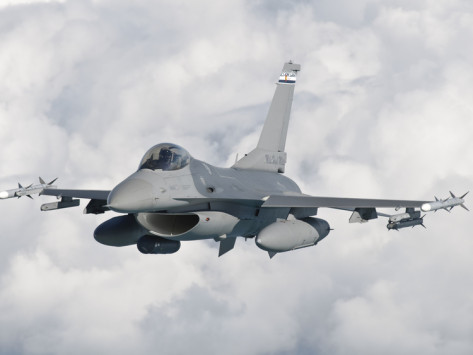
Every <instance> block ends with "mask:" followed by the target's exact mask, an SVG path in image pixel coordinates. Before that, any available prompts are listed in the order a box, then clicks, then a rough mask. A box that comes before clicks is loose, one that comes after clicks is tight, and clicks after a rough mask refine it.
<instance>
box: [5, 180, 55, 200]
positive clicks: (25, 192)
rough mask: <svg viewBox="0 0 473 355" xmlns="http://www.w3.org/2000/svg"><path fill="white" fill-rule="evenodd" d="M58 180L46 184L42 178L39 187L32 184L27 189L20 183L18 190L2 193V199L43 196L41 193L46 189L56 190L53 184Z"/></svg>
mask: <svg viewBox="0 0 473 355" xmlns="http://www.w3.org/2000/svg"><path fill="white" fill-rule="evenodd" d="M56 180H57V178H56V179H54V180H53V181H51V182H49V183H46V182H45V181H44V180H43V179H42V178H41V177H40V178H39V182H40V183H39V184H37V185H33V184H30V185H29V186H26V187H23V186H22V185H21V184H20V183H18V188H17V189H11V190H6V191H2V192H0V198H1V199H6V198H13V197H18V198H20V197H21V196H27V197H29V198H33V197H31V195H34V194H41V192H42V191H43V190H44V189H45V188H48V189H54V188H56V186H55V185H53V183H54V182H55V181H56Z"/></svg>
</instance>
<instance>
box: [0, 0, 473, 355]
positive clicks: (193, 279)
mask: <svg viewBox="0 0 473 355" xmlns="http://www.w3.org/2000/svg"><path fill="white" fill-rule="evenodd" d="M16 4H18V2H16ZM0 5H1V7H0V20H1V21H0V23H1V25H0V37H1V39H2V40H1V41H0V79H1V80H0V92H1V95H0V141H1V142H2V153H1V154H0V156H1V158H2V170H1V171H2V174H0V184H1V186H2V189H3V188H13V187H14V186H16V183H17V181H20V182H21V183H22V184H27V183H28V182H33V180H36V179H37V176H38V175H41V176H42V177H43V178H45V179H52V178H54V177H56V176H59V178H60V179H59V180H58V183H59V185H60V186H61V187H64V188H68V187H70V188H98V189H108V188H111V187H113V186H114V185H115V184H117V183H118V182H120V181H121V179H123V178H124V177H126V176H127V175H129V174H130V173H131V172H132V171H134V169H136V166H137V164H138V162H139V160H140V158H141V156H142V154H144V152H145V151H146V150H147V149H148V148H149V147H150V146H152V145H154V144H156V143H159V142H166V141H171V142H176V143H177V144H180V145H182V146H184V147H185V148H186V149H188V150H189V151H190V153H191V154H192V155H193V156H194V157H196V158H198V159H202V160H205V161H208V162H209V163H211V164H215V165H219V166H228V165H229V164H231V163H232V162H233V160H234V158H235V154H236V153H240V154H243V153H246V152H248V151H249V150H250V149H252V148H253V146H254V144H255V143H256V140H257V139H258V135H259V130H260V128H261V125H262V123H263V120H264V117H265V115H266V111H267V108H268V105H269V102H270V99H271V95H272V93H273V91H274V81H275V79H276V77H277V75H278V74H279V70H280V69H281V65H282V63H283V62H284V61H286V60H288V59H293V60H294V61H296V62H299V63H301V64H302V71H301V73H300V76H299V79H298V83H297V88H296V94H295V97H294V104H293V114H292V120H291V124H290V127H289V136H288V140H287V144H286V148H287V152H288V164H287V169H286V175H287V176H289V177H291V178H294V180H296V181H297V183H298V184H299V185H300V186H301V188H302V189H303V191H304V192H306V193H311V194H317V195H333V196H368V197H378V198H383V197H384V198H413V199H430V198H432V197H433V196H432V195H434V194H436V195H437V196H438V197H446V195H447V193H448V190H450V189H451V190H452V191H453V192H455V193H458V194H460V193H463V192H466V191H467V190H468V189H469V188H470V184H471V181H472V177H473V169H472V165H471V164H470V162H471V161H472V158H473V148H472V147H473V145H472V144H471V139H470V135H471V131H472V129H473V127H472V126H471V125H472V123H471V122H472V121H471V118H470V116H471V112H472V110H473V108H472V107H471V104H470V102H471V96H472V89H471V84H470V83H471V81H472V76H473V72H472V70H471V68H470V63H471V62H472V60H473V58H472V55H473V54H472V53H471V51H469V50H468V48H469V47H468V43H471V37H472V33H473V32H472V30H471V26H470V24H471V17H472V16H473V12H472V9H471V6H470V5H469V3H467V2H465V1H460V0H459V1H453V2H448V3H447V2H442V3H439V2H435V1H409V2H408V1H401V0H390V1H383V2H375V1H370V2H368V1H363V0H359V1H350V2H347V1H340V2H339V3H337V4H333V3H332V2H327V1H318V2H310V1H298V2H287V1H278V2H274V1H271V2H267V1H259V2H252V3H248V2H245V1H240V0H234V1H230V2H225V3H221V4H217V3H215V2H213V1H204V2H199V4H186V6H184V5H183V4H182V3H180V2H177V3H176V2H161V3H160V4H159V5H158V4H156V3H155V2H152V1H146V0H144V1H139V2H133V3H130V2H128V1H85V0H76V1H64V2H58V1H56V2H53V1H51V2H44V1H42V2H28V3H27V2H22V3H21V5H18V6H14V5H13V4H12V2H2V3H0ZM43 200H45V198H41V201H43ZM41 203H42V202H40V201H39V199H38V200H35V201H29V200H28V199H26V198H22V199H20V200H16V199H15V200H13V199H11V200H5V201H0V213H1V215H2V216H3V218H2V233H1V238H0V243H1V246H0V256H1V258H0V283H1V287H0V312H1V313H2V317H1V319H0V323H1V325H0V327H1V329H2V333H1V334H0V352H1V353H16V354H30V353H65V352H67V353H84V352H89V353H109V352H114V353H118V354H120V353H130V352H134V353H149V352H150V351H156V349H159V351H161V352H164V353H182V352H190V351H192V352H206V353H217V352H219V353H221V352H225V353H243V352H244V353H251V354H259V353H276V354H286V353H300V354H313V353H316V354H342V353H346V352H354V353H357V352H363V353H367V354H370V353H380V352H382V353H388V354H389V353H403V354H414V353H416V354H417V353H419V352H421V353H427V354H440V353H452V354H453V353H454V354H470V353H471V352H472V350H473V342H472V340H471V339H472V338H471V334H472V330H473V322H472V320H471V317H470V314H471V309H472V307H473V302H472V300H471V297H470V296H469V295H471V292H472V291H473V290H472V289H471V285H470V284H469V283H468V280H469V278H470V275H469V272H470V270H471V268H472V262H471V257H470V255H471V253H472V251H473V244H472V241H471V238H470V236H469V234H468V232H467V231H468V230H469V219H470V218H469V215H468V214H467V213H466V211H464V210H461V209H460V208H458V209H457V208H456V209H454V210H453V211H452V213H451V214H447V213H444V212H443V211H440V212H438V213H435V214H429V215H427V216H426V217H425V222H426V223H425V224H426V226H427V227H428V229H427V230H424V229H422V228H414V229H412V230H403V231H402V232H399V233H394V232H388V231H387V230H386V227H385V223H386V221H385V220H382V219H379V220H374V221H370V222H369V223H367V224H363V225H352V224H349V223H348V218H349V214H348V213H346V212H344V211H333V210H320V211H319V217H320V218H324V219H327V220H328V221H329V223H330V225H331V227H332V228H334V230H333V231H331V233H330V235H329V237H328V238H326V239H325V240H324V241H323V242H322V243H320V244H319V245H318V246H317V247H316V248H307V249H302V250H298V251H294V252H291V253H284V254H279V255H277V256H276V257H275V258H273V259H272V260H271V261H270V260H269V258H268V257H267V255H266V253H264V252H263V251H261V250H260V249H258V248H257V247H256V246H255V245H254V241H253V240H248V241H246V242H245V241H243V240H238V241H237V244H236V248H235V250H233V251H232V252H231V253H229V254H227V255H225V256H224V257H222V258H217V244H216V243H214V242H213V241H196V242H188V243H183V245H182V247H181V250H180V251H179V252H178V253H176V254H174V255H163V256H154V255H152V256H149V255H148V256H147V255H142V254H140V253H139V252H138V251H137V250H136V248H135V247H126V248H109V247H105V246H103V245H100V244H98V243H96V242H95V240H94V239H93V236H92V233H93V230H94V228H95V227H96V226H97V225H98V224H100V223H101V222H103V221H104V220H106V219H108V218H111V217H112V216H113V214H110V213H108V214H106V215H102V216H90V215H87V216H83V215H82V214H81V208H76V209H70V210H61V211H55V212H50V213H44V212H40V211H39V206H40V204H41ZM468 204H469V202H468V200H467V205H468ZM82 207H84V206H82Z"/></svg>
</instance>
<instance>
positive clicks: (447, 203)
mask: <svg viewBox="0 0 473 355" xmlns="http://www.w3.org/2000/svg"><path fill="white" fill-rule="evenodd" d="M300 70H301V66H300V65H299V64H294V63H292V62H291V61H290V62H288V63H285V64H284V66H283V69H282V73H281V75H280V76H279V80H278V81H277V83H276V91H275V93H274V97H273V100H272V102H271V105H270V108H269V112H268V115H267V117H266V121H265V123H264V126H263V129H262V132H261V135H260V138H259V141H258V144H257V145H256V147H255V148H254V149H253V150H252V151H251V152H249V153H248V154H245V156H243V157H242V158H241V159H240V160H238V161H236V163H235V164H234V165H233V166H232V167H230V168H219V167H215V166H212V165H211V164H208V163H205V162H203V161H200V160H198V159H196V158H194V157H192V156H191V155H190V154H189V153H188V152H187V151H186V150H185V149H184V148H182V147H181V146H179V145H177V144H173V143H161V144H158V145H155V146H153V147H152V148H150V149H149V150H148V151H147V152H146V153H145V155H144V156H143V158H142V159H141V161H140V163H139V165H138V170H137V171H135V172H133V173H132V174H131V175H130V176H129V177H127V178H126V179H125V180H124V181H122V182H121V183H120V184H118V185H117V186H115V187H114V188H113V189H112V190H104V191H102V190H100V191H99V190H66V189H59V188H57V187H56V186H52V183H53V182H54V181H52V182H51V183H49V184H46V183H45V182H44V181H43V180H42V179H40V182H41V184H40V185H35V186H33V187H32V186H31V185H30V186H29V187H27V188H24V187H22V186H21V185H19V187H18V189H13V190H8V191H4V192H0V198H11V197H20V196H23V195H27V196H30V197H31V194H33V193H39V194H41V195H49V196H56V197H57V198H58V200H57V201H55V202H50V203H46V204H43V205H42V206H41V210H43V211H50V210H57V209H62V208H69V207H74V206H78V205H79V199H88V200H90V202H89V203H88V205H87V206H86V207H85V210H84V213H86V214H87V213H94V214H98V213H104V212H106V211H109V210H111V211H114V212H118V213H120V214H122V215H120V216H118V217H113V218H111V219H109V220H107V221H106V222H104V223H102V224H101V225H99V226H98V227H97V229H96V230H95V232H94V237H95V239H96V240H97V241H98V242H100V243H102V244H105V245H109V246H116V247H121V246H128V245H133V244H136V245H137V247H138V250H139V251H140V252H142V253H144V254H171V253H175V252H177V251H178V250H179V248H180V246H181V242H182V241H191V240H201V239H215V241H218V242H219V243H220V247H219V256H221V255H223V254H225V253H226V252H228V251H230V250H232V249H233V248H234V246H235V240H236V238H237V237H243V238H255V241H256V245H257V246H258V247H259V248H261V249H263V250H265V251H267V252H268V253H269V256H270V257H271V258H272V257H273V256H274V255H275V254H277V253H281V252H286V251H290V250H294V249H299V248H304V247H309V246H314V245H316V244H317V243H319V242H320V241H321V240H322V239H324V238H325V237H327V235H328V234H329V232H330V230H331V229H330V226H329V224H328V222H327V221H325V220H323V219H320V218H317V217H313V216H316V215H317V212H318V209H319V208H334V209H341V210H347V211H350V212H351V213H352V214H351V217H350V219H349V222H351V223H355V222H358V223H362V222H366V221H369V220H372V219H375V218H378V216H383V217H389V222H388V224H387V228H388V229H389V230H399V229H402V228H406V227H414V226H416V225H423V216H421V213H422V212H428V211H436V210H438V209H446V210H448V211H449V210H451V209H452V208H453V207H454V206H458V205H459V206H462V207H463V208H465V209H467V208H466V207H465V205H464V197H465V195H466V194H465V195H463V196H461V197H456V196H455V195H454V194H453V193H451V198H448V199H445V200H439V199H437V198H436V201H411V200H382V199H360V198H343V197H320V196H309V195H306V194H303V193H302V192H301V190H300V188H299V187H298V186H297V184H296V183H295V182H294V181H293V180H291V179H289V178H287V177H285V176H284V175H283V173H284V168H285V165H286V153H285V151H284V150H285V144H286V136H287V130H288V124H289V117H290V111H291V106H292V99H293V95H294V88H295V84H296V80H297V75H298V73H299V71H300ZM377 208H394V209H395V210H396V211H399V209H401V208H405V212H403V213H399V214H394V215H388V214H384V213H380V212H378V211H377Z"/></svg>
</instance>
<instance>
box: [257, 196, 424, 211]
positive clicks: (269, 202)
mask: <svg viewBox="0 0 473 355" xmlns="http://www.w3.org/2000/svg"><path fill="white" fill-rule="evenodd" d="M426 202H428V201H412V200H383V199H366V198H345V197H320V196H308V195H271V196H269V197H268V198H267V199H266V201H265V202H264V203H263V205H262V207H298V208H302V207H314V208H320V207H328V208H341V209H343V208H350V209H351V208H401V207H405V208H415V207H421V206H422V205H423V204H424V203H426Z"/></svg>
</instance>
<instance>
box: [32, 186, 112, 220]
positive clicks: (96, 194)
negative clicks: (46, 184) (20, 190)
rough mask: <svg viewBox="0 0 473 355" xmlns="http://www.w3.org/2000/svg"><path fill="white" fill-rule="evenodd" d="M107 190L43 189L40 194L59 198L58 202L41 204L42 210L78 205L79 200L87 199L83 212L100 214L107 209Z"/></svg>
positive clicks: (108, 192)
mask: <svg viewBox="0 0 473 355" xmlns="http://www.w3.org/2000/svg"><path fill="white" fill-rule="evenodd" d="M109 194H110V191H109V190H65V189H44V190H43V191H42V192H41V195H47V196H56V197H58V198H61V201H60V202H52V203H45V204H44V205H42V206H41V210H42V211H51V210H58V209H62V208H69V207H75V206H79V200H75V199H80V198H84V199H89V200H90V202H89V203H88V205H87V206H86V207H85V209H84V213H85V214H89V213H93V214H101V213H104V212H106V211H108V210H109V208H108V206H107V198H108V195H109Z"/></svg>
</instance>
